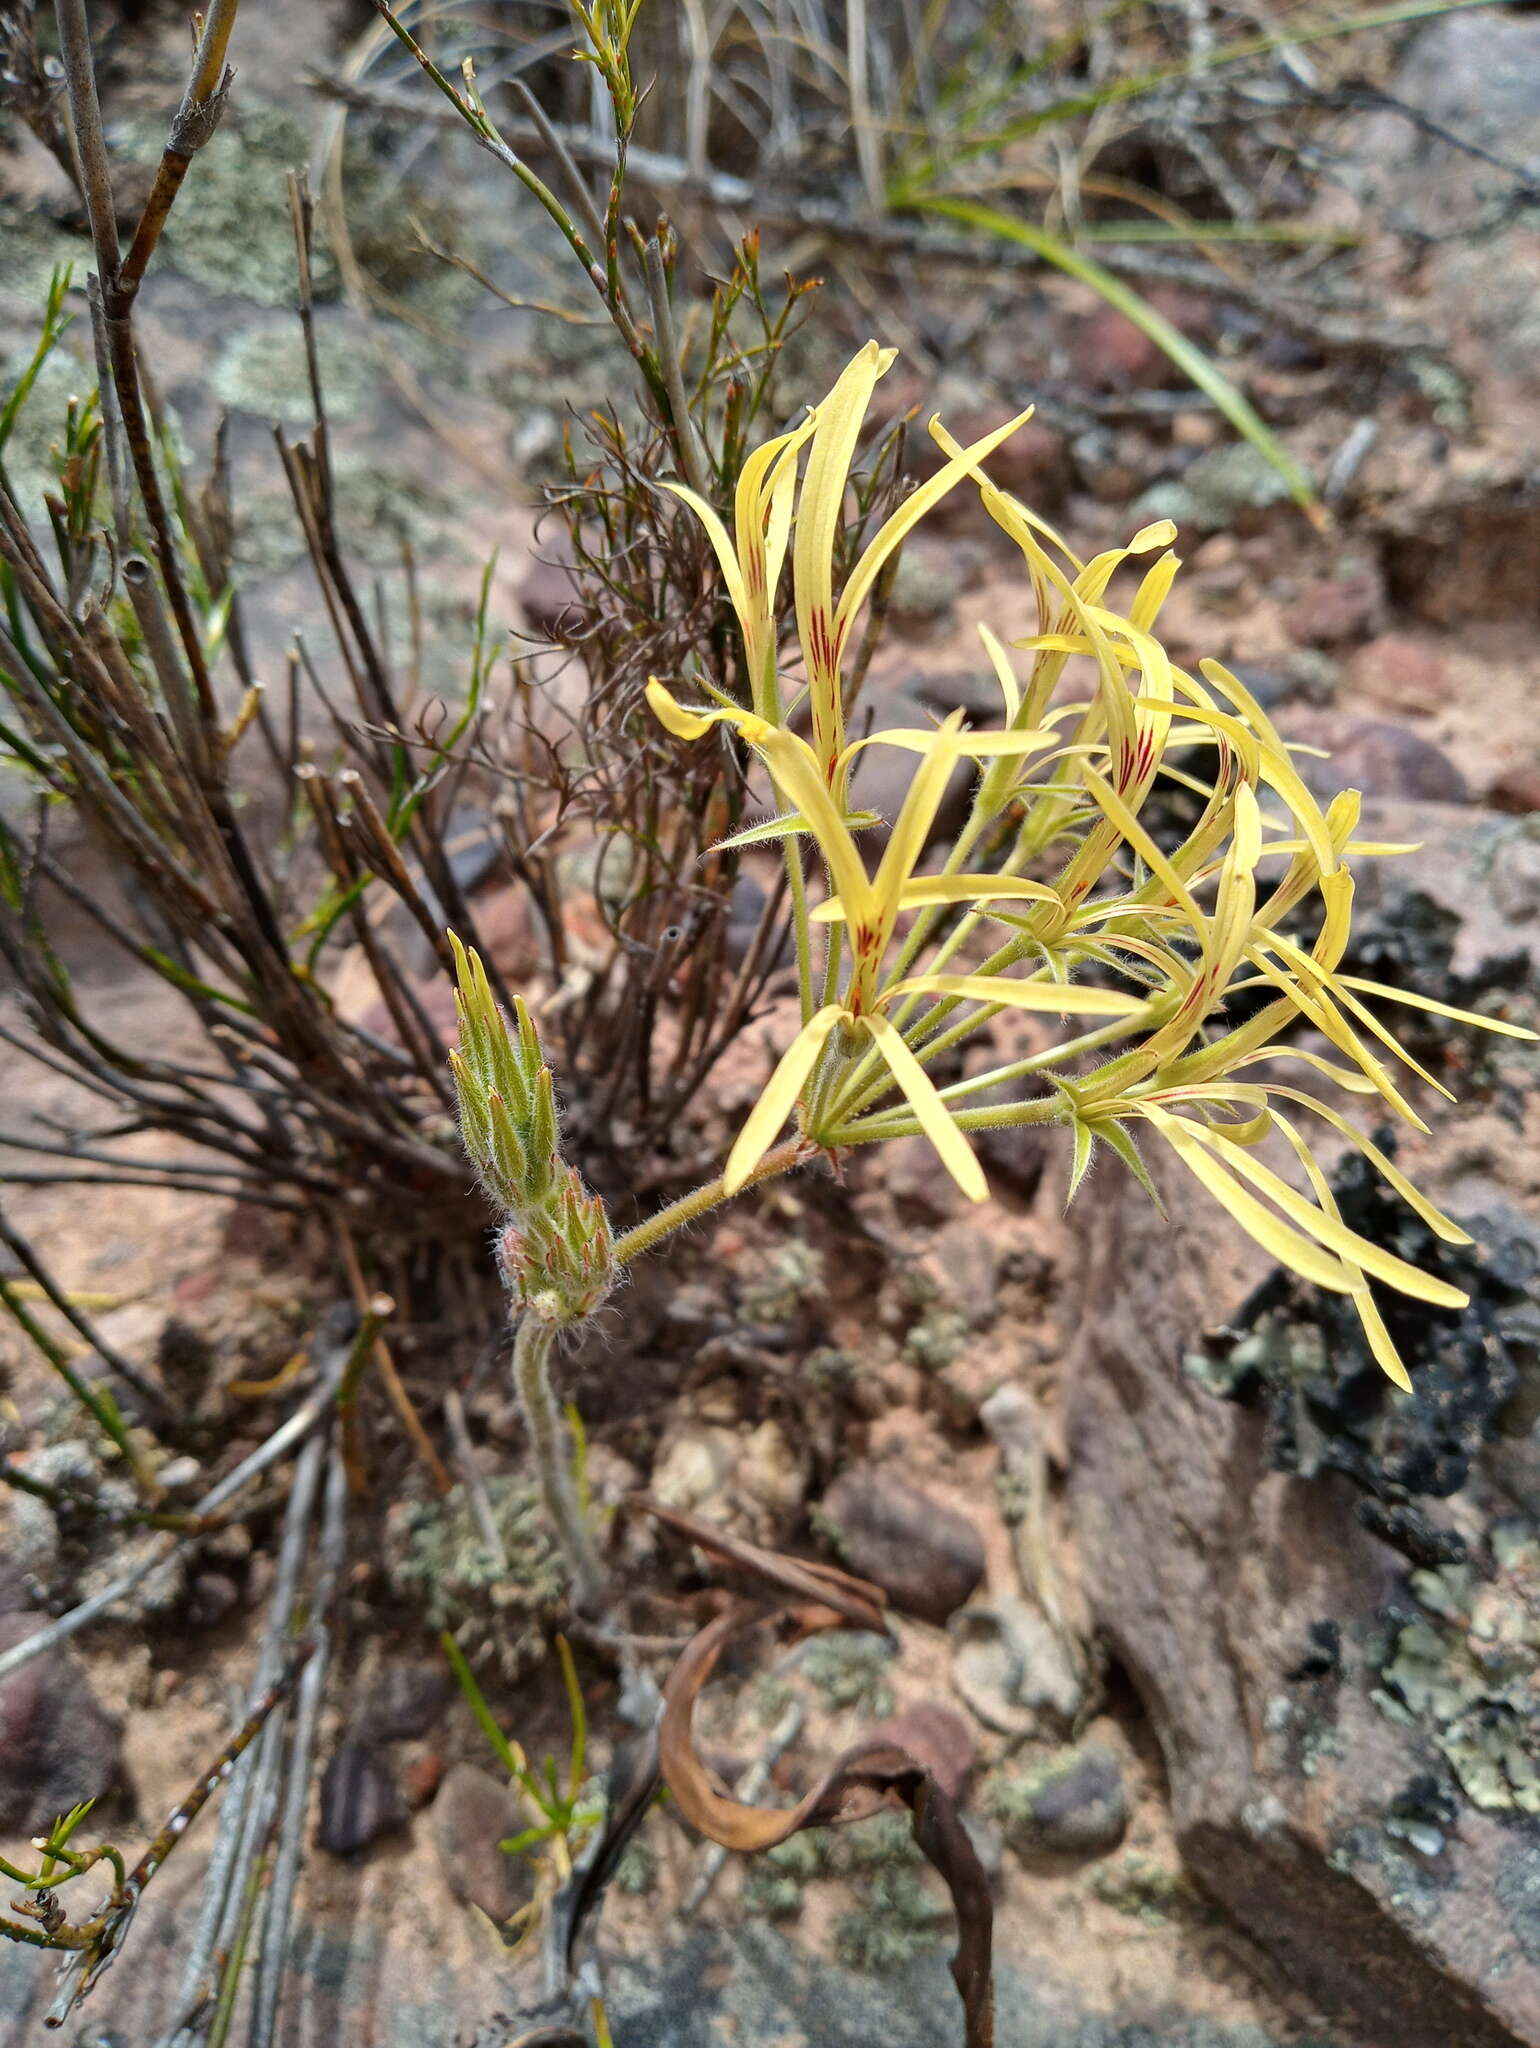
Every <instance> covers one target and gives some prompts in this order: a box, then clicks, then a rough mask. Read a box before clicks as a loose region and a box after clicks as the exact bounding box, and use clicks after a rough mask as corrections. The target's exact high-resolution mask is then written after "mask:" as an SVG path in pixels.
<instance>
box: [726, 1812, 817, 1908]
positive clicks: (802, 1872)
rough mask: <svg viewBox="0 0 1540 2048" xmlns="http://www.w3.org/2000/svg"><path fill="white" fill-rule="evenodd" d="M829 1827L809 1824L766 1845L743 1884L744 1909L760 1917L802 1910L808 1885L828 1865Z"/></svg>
mask: <svg viewBox="0 0 1540 2048" xmlns="http://www.w3.org/2000/svg"><path fill="white" fill-rule="evenodd" d="M827 1860H828V1830H827V1829H825V1828H808V1829H806V1830H804V1832H803V1833H801V1834H799V1835H793V1836H792V1837H791V1840H790V1841H788V1842H777V1843H776V1845H775V1847H774V1848H773V1849H767V1850H766V1851H765V1853H764V1855H763V1856H761V1857H760V1858H759V1859H758V1861H757V1862H756V1863H755V1865H754V1867H753V1869H752V1870H751V1872H750V1873H749V1878H748V1882H747V1883H746V1884H745V1886H744V1888H743V1906H744V1911H745V1912H747V1913H752V1914H754V1915H755V1916H756V1918H758V1919H761V1920H792V1919H795V1918H796V1916H797V1914H798V1913H800V1912H801V1911H802V1906H803V1899H804V1894H805V1892H806V1889H807V1886H808V1885H809V1884H810V1883H811V1881H812V1880H813V1879H814V1878H815V1877H817V1876H818V1875H819V1874H820V1872H821V1871H822V1870H823V1869H824V1868H825V1865H826V1863H827Z"/></svg>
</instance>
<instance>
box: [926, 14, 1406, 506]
mask: <svg viewBox="0 0 1540 2048" xmlns="http://www.w3.org/2000/svg"><path fill="white" fill-rule="evenodd" d="M1422 11H1424V12H1425V11H1427V10H1422ZM911 203H912V204H913V205H914V206H916V207H917V208H918V209H920V210H921V211H922V212H925V213H939V214H943V215H945V217H946V218H947V219H949V220H956V221H961V222H962V223H963V224H964V226H966V227H972V228H976V229H978V230H979V232H980V233H982V234H988V235H995V236H997V237H998V238H999V239H1000V240H1001V241H1005V242H1016V243H1018V244H1019V245H1020V246H1021V247H1022V248H1025V249H1032V250H1035V251H1036V253H1037V254H1038V255H1039V256H1041V257H1042V259H1043V261H1044V262H1045V263H1051V264H1052V265H1053V266H1054V268H1055V269H1057V270H1062V271H1064V272H1066V273H1067V275H1069V276H1070V277H1075V278H1078V279H1079V280H1080V282H1081V283H1082V284H1085V285H1089V286H1090V288H1091V290H1092V291H1094V292H1096V293H1098V294H1099V295H1100V296H1101V297H1102V298H1103V299H1105V300H1106V302H1107V304H1108V305H1109V306H1115V307H1116V308H1117V310H1118V312H1120V313H1121V314H1122V315H1123V316H1124V318H1125V319H1127V320H1130V321H1132V322H1133V324H1134V326H1135V327H1137V328H1138V329H1139V331H1140V332H1141V333H1142V334H1146V335H1148V336H1149V338H1150V340H1151V341H1153V342H1154V343H1155V346H1156V347H1157V348H1159V349H1161V350H1163V351H1164V353H1165V354H1166V355H1167V356H1169V357H1170V359H1171V361H1172V362H1173V363H1175V365H1176V366H1177V368H1178V369H1179V370H1180V371H1181V372H1182V374H1183V375H1184V376H1185V377H1188V378H1190V379H1191V381H1192V382H1193V383H1194V384H1195V385H1196V386H1197V387H1198V389H1199V390H1200V391H1201V392H1203V393H1204V395H1205V396H1206V397H1208V398H1211V399H1212V400H1213V402H1214V404H1215V405H1216V406H1217V407H1218V408H1219V410H1220V412H1222V413H1223V414H1224V416H1225V418H1226V419H1227V420H1228V421H1229V422H1230V424H1231V426H1233V427H1234V428H1235V430H1236V432H1237V433H1238V434H1241V435H1243V436H1244V437H1245V439H1246V440H1248V441H1249V442H1250V443H1251V445H1252V447H1253V448H1255V449H1256V450H1257V452H1258V454H1260V455H1262V456H1263V457H1265V458H1266V460H1267V462H1268V463H1269V464H1270V465H1271V467H1272V468H1273V469H1274V470H1276V472H1277V473H1278V475H1279V476H1280V477H1281V478H1282V479H1283V482H1284V484H1285V485H1286V487H1287V489H1288V492H1289V495H1290V497H1291V498H1293V499H1294V501H1295V503H1296V504H1298V505H1299V506H1300V508H1301V509H1302V510H1303V511H1304V513H1305V514H1306V516H1307V517H1308V518H1309V519H1310V520H1311V521H1312V523H1313V524H1314V525H1316V526H1318V527H1322V528H1324V527H1325V525H1326V523H1327V515H1326V512H1325V510H1324V509H1323V507H1322V506H1321V504H1320V502H1319V500H1318V499H1317V497H1316V495H1315V491H1314V489H1313V487H1312V485H1311V483H1310V479H1309V478H1308V477H1307V476H1306V475H1305V473H1304V471H1303V470H1302V469H1301V468H1300V467H1299V465H1298V463H1297V462H1296V461H1295V460H1294V458H1293V456H1292V455H1290V453H1289V451H1288V450H1287V448H1285V447H1284V445H1283V443H1282V442H1281V441H1280V440H1279V439H1278V437H1277V436H1276V435H1275V434H1274V433H1273V431H1272V429H1271V428H1270V427H1269V426H1268V424H1267V422H1266V421H1265V420H1264V419H1263V418H1262V416H1261V414H1260V413H1259V412H1258V411H1257V410H1256V408H1255V407H1254V406H1253V405H1252V403H1251V401H1250V399H1248V398H1247V397H1246V396H1245V394H1244V393H1243V392H1242V391H1240V390H1238V389H1237V388H1236V386H1235V385H1234V384H1232V383H1231V382H1230V379H1229V378H1228V377H1227V376H1226V375H1225V374H1224V372H1223V371H1222V370H1220V369H1219V368H1217V367H1216V365H1215V364H1214V363H1212V362H1211V361H1210V360H1209V358H1208V357H1207V356H1206V355H1205V354H1204V353H1203V351H1202V349H1200V348H1198V347H1196V346H1195V345H1194V343H1192V342H1191V341H1189V340H1188V339H1187V336H1186V335H1185V334H1183V333H1182V332H1181V330H1180V329H1179V328H1177V327H1174V326H1173V325H1172V323H1171V322H1170V321H1169V320H1168V319H1167V318H1166V317H1165V315H1164V314H1163V313H1158V312H1157V311H1156V310H1155V308H1154V307H1153V306H1152V305H1151V304H1150V303H1149V301H1148V300H1147V299H1145V298H1142V297H1141V296H1140V294H1139V293H1138V292H1136V291H1135V290H1134V289H1133V288H1132V287H1131V286H1130V285H1126V284H1125V283H1124V282H1123V280H1122V279H1121V278H1120V277H1114V276H1113V274H1112V272H1111V271H1110V270H1107V269H1104V268H1103V266H1102V265H1101V264H1100V263H1098V262H1097V261H1096V259H1095V258H1094V257H1092V256H1084V255H1082V254H1081V253H1080V251H1079V250H1078V249H1076V248H1074V247H1073V246H1072V245H1071V244H1070V243H1069V242H1067V241H1065V240H1064V239H1063V238H1062V237H1061V236H1059V235H1053V234H1050V233H1049V232H1048V230H1047V229H1046V228H1040V227H1037V226H1035V225H1034V224H1033V223H1032V222H1031V221H1025V220H1018V219H1017V218H1016V216H1015V215H1014V214H1009V213H1002V212H1001V211H1000V210H999V209H998V208H997V207H993V206H984V205H981V204H980V203H979V202H978V201H977V200H974V199H953V198H945V197H942V196H940V195H938V194H930V193H920V194H917V195H916V196H915V198H914V199H913V200H912V202H911Z"/></svg>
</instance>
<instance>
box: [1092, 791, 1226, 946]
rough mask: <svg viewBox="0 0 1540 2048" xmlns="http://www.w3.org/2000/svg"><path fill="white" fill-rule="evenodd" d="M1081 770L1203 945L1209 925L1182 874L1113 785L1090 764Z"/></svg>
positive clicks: (1101, 805)
mask: <svg viewBox="0 0 1540 2048" xmlns="http://www.w3.org/2000/svg"><path fill="white" fill-rule="evenodd" d="M1080 773H1081V776H1082V778H1083V780H1084V782H1085V786H1086V788H1087V789H1088V790H1089V791H1090V793H1091V795H1092V796H1093V797H1094V798H1095V799H1096V803H1097V806H1098V808H1099V809H1100V810H1101V811H1102V812H1103V813H1104V814H1105V815H1106V818H1107V820H1108V822H1109V823H1110V824H1112V825H1115V826H1116V827H1117V829H1118V831H1119V832H1121V833H1122V835H1123V837H1124V838H1125V839H1126V840H1127V841H1128V843H1129V845H1130V846H1131V847H1132V848H1133V849H1134V851H1135V853H1137V854H1138V856H1139V858H1140V859H1141V860H1142V861H1143V862H1144V864H1145V866H1146V867H1147V868H1148V869H1149V870H1150V873H1151V874H1152V875H1154V876H1155V877H1156V879H1157V880H1158V881H1159V883H1160V885H1161V887H1162V888H1163V889H1164V890H1165V891H1166V893H1167V894H1168V895H1169V896H1170V898H1171V900H1172V901H1173V902H1174V903H1178V904H1180V905H1181V908H1182V910H1183V911H1184V912H1185V914H1186V917H1187V922H1188V923H1189V924H1190V925H1191V926H1192V928H1193V931H1194V932H1195V934H1196V935H1197V939H1198V943H1199V945H1200V946H1201V945H1203V944H1204V943H1205V941H1206V939H1207V937H1208V928H1207V925H1206V924H1205V921H1204V917H1203V912H1202V911H1201V910H1200V909H1199V908H1198V906H1197V904H1196V903H1194V901H1193V899H1192V896H1191V894H1190V892H1189V891H1188V889H1187V887H1186V885H1185V884H1184V883H1183V881H1182V878H1181V876H1180V875H1178V873H1177V872H1176V869H1175V868H1174V867H1172V865H1171V863H1170V861H1169V860H1167V858H1166V856H1165V855H1164V854H1163V853H1162V852H1161V850H1160V848H1159V847H1158V846H1157V845H1156V844H1155V842H1154V840H1153V839H1152V838H1151V837H1150V835H1149V833H1148V832H1146V831H1145V829H1144V827H1143V826H1142V825H1141V824H1140V822H1139V820H1138V819H1137V818H1136V817H1135V816H1134V814H1133V812H1132V811H1131V810H1130V809H1129V808H1128V806H1127V804H1125V803H1124V801H1123V799H1122V798H1121V797H1120V796H1119V795H1118V793H1117V791H1116V790H1115V789H1114V788H1113V787H1112V785H1111V784H1110V783H1107V782H1103V780H1102V778H1101V777H1100V776H1099V775H1098V774H1097V773H1096V770H1095V769H1094V768H1092V767H1090V766H1086V767H1083V768H1082V769H1081V771H1080Z"/></svg>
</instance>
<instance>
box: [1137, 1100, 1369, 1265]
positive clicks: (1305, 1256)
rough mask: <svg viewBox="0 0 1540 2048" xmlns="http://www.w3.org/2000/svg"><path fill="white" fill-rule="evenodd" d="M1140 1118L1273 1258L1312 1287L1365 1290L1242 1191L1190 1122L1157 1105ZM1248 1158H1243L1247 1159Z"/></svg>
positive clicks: (1144, 1110)
mask: <svg viewBox="0 0 1540 2048" xmlns="http://www.w3.org/2000/svg"><path fill="white" fill-rule="evenodd" d="M1141 1114H1142V1115H1143V1116H1144V1117H1145V1118H1146V1119H1147V1121H1148V1122H1149V1123H1150V1124H1151V1126H1152V1127H1153V1128H1154V1129H1155V1130H1156V1131H1157V1132H1158V1133H1159V1134H1160V1136H1161V1137H1162V1138H1164V1139H1165V1141H1166V1143H1167V1144H1168V1145H1169V1146H1170V1147H1171V1149H1172V1151H1173V1152H1174V1153H1175V1154H1176V1156H1177V1158H1178V1159H1180V1160H1181V1162H1182V1164H1183V1165H1184V1166H1185V1167H1186V1168H1187V1171H1188V1172H1189V1173H1190V1174H1191V1175H1192V1176H1193V1178H1194V1179H1195V1180H1197V1181H1199V1182H1200V1183H1201V1184H1202V1185H1203V1186H1204V1187H1205V1188H1207V1189H1208V1191H1209V1193H1210V1194H1211V1195H1212V1196H1213V1197H1214V1199H1215V1201H1217V1202H1219V1203H1220V1204H1221V1205H1222V1206H1223V1207H1224V1208H1226V1209H1227V1210H1228V1211H1229V1212H1230V1214H1231V1215H1232V1216H1233V1217H1234V1218H1235V1220H1236V1222H1237V1223H1238V1224H1239V1225H1240V1227H1241V1229H1242V1230H1244V1231H1245V1233H1246V1235H1247V1236H1248V1237H1250V1238H1253V1239H1254V1240H1255V1241H1256V1242H1257V1243H1258V1244H1259V1245H1260V1246H1261V1247H1262V1249H1263V1251H1265V1252H1266V1253H1267V1254H1268V1255H1269V1257H1271V1258H1274V1259H1276V1260H1277V1261H1278V1263H1279V1264H1280V1265H1281V1266H1287V1267H1288V1268H1289V1269H1290V1271H1291V1272H1295V1273H1298V1274H1299V1275H1300V1277H1301V1278H1302V1279H1305V1280H1308V1281H1310V1282H1311V1284H1312V1285H1313V1286H1316V1287H1325V1288H1327V1289H1328V1290H1329V1291H1330V1292H1331V1293H1333V1294H1352V1293H1354V1292H1355V1291H1356V1290H1357V1288H1358V1287H1359V1286H1360V1284H1361V1282H1360V1277H1359V1275H1358V1273H1357V1272H1356V1271H1355V1270H1354V1269H1353V1268H1352V1267H1350V1266H1346V1265H1344V1264H1343V1263H1342V1261H1341V1260H1340V1259H1335V1258H1333V1257H1332V1256H1331V1254H1330V1253H1329V1252H1326V1251H1323V1250H1322V1248H1321V1246H1320V1245H1319V1244H1317V1243H1315V1242H1314V1240H1313V1239H1311V1238H1308V1237H1306V1236H1304V1235H1303V1233H1302V1232H1300V1231H1298V1230H1295V1229H1293V1228H1292V1227H1291V1226H1290V1225H1289V1224H1287V1223H1285V1222H1284V1221H1283V1219H1282V1218H1281V1217H1279V1216H1276V1215H1274V1213H1273V1211H1272V1210H1271V1209H1269V1208H1267V1207H1265V1206H1264V1204H1263V1203H1261V1202H1259V1201H1258V1200H1257V1198H1256V1196H1255V1195H1253V1194H1251V1193H1249V1192H1248V1191H1247V1189H1245V1188H1243V1187H1242V1186H1241V1184H1240V1182H1239V1181H1237V1180H1236V1178H1235V1176H1234V1175H1233V1174H1230V1173H1227V1172H1226V1171H1225V1169H1224V1168H1223V1167H1222V1166H1221V1165H1220V1164H1219V1162H1218V1160H1217V1159H1214V1158H1212V1157H1211V1156H1210V1154H1209V1153H1208V1152H1207V1151H1206V1150H1205V1149H1204V1146H1203V1144H1202V1142H1201V1138H1200V1134H1199V1131H1198V1129H1197V1127H1196V1126H1195V1125H1193V1124H1190V1123H1188V1122H1187V1121H1186V1120H1185V1118H1182V1117H1176V1116H1171V1115H1170V1114H1169V1113H1168V1112H1166V1111H1165V1110H1162V1109H1159V1108H1157V1107H1156V1106H1155V1105H1154V1104H1153V1103H1147V1104H1144V1105H1142V1108H1141ZM1243 1156H1244V1155H1243Z"/></svg>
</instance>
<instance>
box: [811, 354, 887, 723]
mask: <svg viewBox="0 0 1540 2048" xmlns="http://www.w3.org/2000/svg"><path fill="white" fill-rule="evenodd" d="M895 354H896V351H895V350H893V349H882V348H879V347H878V346H877V344H876V342H875V341H869V342H867V344H866V346H865V347H864V348H862V349H861V350H859V351H858V353H857V354H856V355H855V356H854V357H852V359H851V361H850V362H849V363H847V364H846V366H845V368H844V370H843V371H842V372H841V373H840V376H839V379H838V381H837V382H836V383H835V386H834V389H833V390H832V391H831V392H830V393H829V395H828V397H827V398H826V399H824V400H823V402H822V404H820V405H819V406H818V407H817V408H816V411H815V415H814V428H813V437H812V441H811V444H810V447H809V451H808V459H807V468H806V470H805V471H804V472H803V477H802V489H801V493H800V495H799V496H798V499H797V530H796V536H795V539H794V540H793V542H792V578H793V584H794V589H795V597H796V607H797V633H798V636H799V637H800V639H801V642H802V651H803V655H804V656H805V658H806V661H807V673H808V690H809V696H810V700H811V707H812V715H813V738H814V745H815V747H816V748H817V750H818V753H819V755H820V758H822V759H825V760H826V762H832V761H833V759H834V758H835V756H836V755H837V754H838V753H839V752H840V749H841V747H842V745H843V741H844V711H843V707H842V705H841V702H840V693H839V686H838V676H839V650H838V648H837V647H836V645H835V637H834V544H835V540H836V537H837V535H838V533H839V529H840V522H841V520H842V519H843V517H844V501H845V486H846V484H847V483H848V481H849V479H850V464H851V461H852V459H853V458H854V455H855V451H856V443H857V441H858V440H859V439H860V437H861V427H862V424H863V422H864V421H865V419H866V408H867V406H868V405H869V404H870V403H871V397H872V392H873V391H874V390H875V388H876V385H877V379H878V378H879V377H881V376H882V375H883V374H884V373H885V372H886V370H887V369H888V368H889V366H890V365H891V363H892V362H893V359H894V356H895Z"/></svg>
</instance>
